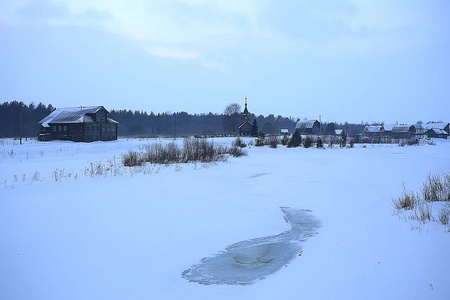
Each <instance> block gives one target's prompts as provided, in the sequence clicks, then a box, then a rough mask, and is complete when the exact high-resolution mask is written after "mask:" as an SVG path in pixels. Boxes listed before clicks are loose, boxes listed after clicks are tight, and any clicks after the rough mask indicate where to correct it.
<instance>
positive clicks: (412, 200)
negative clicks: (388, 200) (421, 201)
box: [392, 185, 418, 210]
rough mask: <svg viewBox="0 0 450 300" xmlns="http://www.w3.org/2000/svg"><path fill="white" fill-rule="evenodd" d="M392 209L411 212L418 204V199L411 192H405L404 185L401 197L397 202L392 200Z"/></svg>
mask: <svg viewBox="0 0 450 300" xmlns="http://www.w3.org/2000/svg"><path fill="white" fill-rule="evenodd" d="M392 202H393V204H394V207H395V208H397V209H406V210H411V209H413V208H414V206H415V205H416V204H417V203H418V198H417V197H416V195H414V193H413V192H409V193H408V192H407V191H406V188H405V185H403V195H402V196H400V197H399V198H398V199H397V200H394V199H393V200H392Z"/></svg>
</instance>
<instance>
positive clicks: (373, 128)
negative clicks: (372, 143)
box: [364, 125, 384, 137]
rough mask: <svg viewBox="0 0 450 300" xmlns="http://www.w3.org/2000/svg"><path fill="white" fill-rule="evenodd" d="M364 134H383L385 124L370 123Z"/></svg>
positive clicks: (377, 135)
mask: <svg viewBox="0 0 450 300" xmlns="http://www.w3.org/2000/svg"><path fill="white" fill-rule="evenodd" d="M364 134H365V135H367V136H372V137H373V136H376V137H379V136H382V135H383V134H384V127H383V125H368V126H366V127H364Z"/></svg>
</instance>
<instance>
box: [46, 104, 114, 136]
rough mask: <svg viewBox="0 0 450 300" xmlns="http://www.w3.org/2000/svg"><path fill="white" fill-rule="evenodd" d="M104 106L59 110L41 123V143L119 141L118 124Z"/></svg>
mask: <svg viewBox="0 0 450 300" xmlns="http://www.w3.org/2000/svg"><path fill="white" fill-rule="evenodd" d="M108 114H109V112H108V111H107V110H106V109H105V108H104V107H103V106H87V107H68V108H58V109H56V110H54V111H53V112H52V113H50V114H49V115H48V116H47V117H45V118H44V119H42V120H41V121H40V122H39V126H40V132H39V135H38V140H39V141H51V140H68V141H75V142H93V141H111V140H117V124H118V122H117V121H115V120H113V119H111V118H108Z"/></svg>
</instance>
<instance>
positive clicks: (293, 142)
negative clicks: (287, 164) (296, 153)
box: [288, 130, 302, 148]
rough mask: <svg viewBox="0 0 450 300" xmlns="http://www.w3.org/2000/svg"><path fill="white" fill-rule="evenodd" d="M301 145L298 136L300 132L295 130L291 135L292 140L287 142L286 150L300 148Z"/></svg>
mask: <svg viewBox="0 0 450 300" xmlns="http://www.w3.org/2000/svg"><path fill="white" fill-rule="evenodd" d="M301 143H302V136H301V135H300V132H299V131H298V130H296V131H295V132H294V134H293V135H292V138H291V139H290V140H289V143H288V148H296V147H298V146H300V145H301Z"/></svg>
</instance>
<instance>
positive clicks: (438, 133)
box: [429, 128, 448, 135]
mask: <svg viewBox="0 0 450 300" xmlns="http://www.w3.org/2000/svg"><path fill="white" fill-rule="evenodd" d="M429 131H433V132H434V133H435V134H437V135H440V134H443V135H448V133H447V131H445V130H444V129H438V128H431V129H429Z"/></svg>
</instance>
